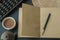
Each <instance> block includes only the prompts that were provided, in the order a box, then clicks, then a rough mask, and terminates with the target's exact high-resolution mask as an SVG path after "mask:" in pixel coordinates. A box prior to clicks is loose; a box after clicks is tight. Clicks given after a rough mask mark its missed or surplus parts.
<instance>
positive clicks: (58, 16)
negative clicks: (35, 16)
mask: <svg viewBox="0 0 60 40" xmlns="http://www.w3.org/2000/svg"><path fill="white" fill-rule="evenodd" d="M40 10H41V11H40V28H41V30H40V31H41V37H43V38H44V37H45V38H60V8H40ZM49 13H50V14H51V17H50V19H49V22H48V24H47V27H46V30H45V33H44V35H42V33H43V28H44V25H45V23H46V20H47V17H48V15H49Z"/></svg>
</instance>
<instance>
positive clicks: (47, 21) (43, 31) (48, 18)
mask: <svg viewBox="0 0 60 40" xmlns="http://www.w3.org/2000/svg"><path fill="white" fill-rule="evenodd" d="M50 17H51V13H49V15H48V17H47V20H46V23H45V25H44V28H43V33H42V35H44V33H45V30H46V27H47V24H48V22H49V19H50Z"/></svg>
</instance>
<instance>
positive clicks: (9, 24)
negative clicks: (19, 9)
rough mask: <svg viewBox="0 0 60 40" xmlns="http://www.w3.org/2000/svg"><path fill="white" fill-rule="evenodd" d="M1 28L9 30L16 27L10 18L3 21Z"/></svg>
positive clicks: (13, 20)
mask: <svg viewBox="0 0 60 40" xmlns="http://www.w3.org/2000/svg"><path fill="white" fill-rule="evenodd" d="M2 26H3V28H4V29H6V30H11V29H13V28H14V27H15V26H16V21H15V19H14V18H12V17H7V18H5V19H3V21H2Z"/></svg>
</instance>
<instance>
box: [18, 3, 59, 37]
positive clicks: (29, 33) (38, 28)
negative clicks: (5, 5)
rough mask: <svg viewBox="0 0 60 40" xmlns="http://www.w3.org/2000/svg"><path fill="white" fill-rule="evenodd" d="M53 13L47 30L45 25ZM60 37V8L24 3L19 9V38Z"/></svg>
mask: <svg viewBox="0 0 60 40" xmlns="http://www.w3.org/2000/svg"><path fill="white" fill-rule="evenodd" d="M49 14H51V16H50V18H49V20H48V23H47V26H46V30H45V32H44V35H42V34H43V31H44V29H43V28H44V26H45V24H46V21H47V19H48V16H49ZM20 37H29V38H60V8H54V7H51V8H44V7H43V8H39V7H34V6H31V5H28V4H22V8H20V9H19V26H18V38H20Z"/></svg>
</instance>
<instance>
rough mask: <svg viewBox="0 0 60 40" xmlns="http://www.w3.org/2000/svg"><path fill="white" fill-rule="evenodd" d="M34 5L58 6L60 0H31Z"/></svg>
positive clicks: (59, 5)
mask: <svg viewBox="0 0 60 40" xmlns="http://www.w3.org/2000/svg"><path fill="white" fill-rule="evenodd" d="M32 2H33V5H34V6H36V7H60V0H32Z"/></svg>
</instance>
